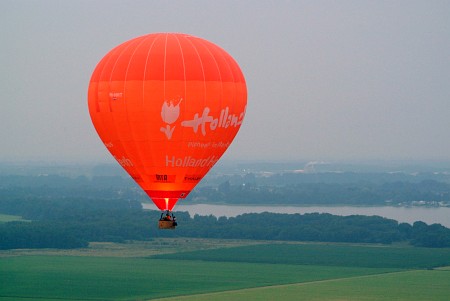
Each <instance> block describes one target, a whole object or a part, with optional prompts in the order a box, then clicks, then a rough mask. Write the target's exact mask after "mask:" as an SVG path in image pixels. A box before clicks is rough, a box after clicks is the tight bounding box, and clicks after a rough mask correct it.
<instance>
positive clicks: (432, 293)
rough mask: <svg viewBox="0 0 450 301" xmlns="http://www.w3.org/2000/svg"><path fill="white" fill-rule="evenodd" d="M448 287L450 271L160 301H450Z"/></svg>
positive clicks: (371, 277) (315, 282)
mask: <svg viewBox="0 0 450 301" xmlns="http://www.w3.org/2000/svg"><path fill="white" fill-rule="evenodd" d="M449 283H450V271H445V272H444V271H436V270H434V271H424V270H420V271H417V270H415V271H404V272H399V273H389V274H379V275H370V276H360V277H352V278H343V279H342V278H341V279H332V280H325V281H313V282H305V283H298V284H289V285H281V286H267V287H263V288H253V289H243V290H237V291H226V292H218V293H209V294H201V295H191V296H183V297H174V298H165V299H161V301H162V300H164V301H206V300H208V301H209V300H214V301H267V300H273V301H275V300H308V301H323V300H328V301H342V300H346V301H362V300H364V301H375V300H376V301H392V300H397V301H400V300H403V301H423V300H433V301H448V300H449V296H450V285H449ZM156 300H158V299H156ZM156 300H155V301H156Z"/></svg>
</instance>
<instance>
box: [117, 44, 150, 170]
mask: <svg viewBox="0 0 450 301" xmlns="http://www.w3.org/2000/svg"><path fill="white" fill-rule="evenodd" d="M139 39H140V40H141V41H139V43H138V45H136V46H135V48H134V50H133V53H132V54H131V56H130V58H129V60H128V65H127V69H126V71H125V77H124V80H123V96H122V101H123V106H124V110H125V116H126V120H127V124H128V128H129V129H130V135H131V138H132V139H131V140H132V141H131V142H132V143H133V145H134V148H135V150H136V153H137V162H139V164H137V163H136V161H134V160H133V161H134V165H135V168H136V169H137V172H138V175H139V176H140V177H142V176H141V174H142V168H143V166H142V163H143V160H142V158H143V156H142V154H141V151H140V147H138V145H137V143H136V135H135V131H134V130H133V129H134V128H135V125H134V124H132V123H131V122H130V118H129V114H128V103H127V97H126V87H127V77H128V71H129V69H130V65H131V61H132V60H133V57H134V55H135V54H136V52H137V50H138V48H139V47H140V46H141V45H142V44H143V43H144V42H145V37H141V38H139ZM133 161H132V162H133Z"/></svg>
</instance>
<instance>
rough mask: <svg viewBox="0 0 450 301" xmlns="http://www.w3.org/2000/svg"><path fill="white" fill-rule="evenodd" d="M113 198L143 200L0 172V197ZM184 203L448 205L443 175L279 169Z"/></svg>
mask: <svg viewBox="0 0 450 301" xmlns="http://www.w3.org/2000/svg"><path fill="white" fill-rule="evenodd" d="M31 196H33V197H43V198H65V197H79V198H119V199H123V200H145V199H146V198H147V197H146V196H145V195H144V194H143V192H142V190H141V189H140V188H139V187H138V186H137V185H136V184H135V183H134V182H133V181H132V180H131V179H130V178H129V177H121V176H93V177H87V176H77V177H68V176H61V175H36V176H25V175H8V176H0V198H2V199H5V198H27V197H31ZM187 201H188V202H190V203H222V204H223V203H226V204H241V205H246V204H247V205H248V204H271V205H273V204H279V205H338V204H339V205H377V206H380V205H392V206H409V205H426V206H450V175H449V174H448V173H439V174H436V173H423V174H414V175H407V174H403V173H399V174H397V173H393V174H391V173H353V172H347V173H317V174H297V173H281V174H274V175H271V176H261V175H257V174H254V173H245V174H242V175H215V176H210V177H207V178H205V179H204V180H203V181H202V182H201V183H200V184H199V185H198V187H196V189H195V190H194V191H192V192H191V193H190V195H189V196H188V198H187Z"/></svg>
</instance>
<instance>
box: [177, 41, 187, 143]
mask: <svg viewBox="0 0 450 301" xmlns="http://www.w3.org/2000/svg"><path fill="white" fill-rule="evenodd" d="M174 38H175V39H176V40H177V42H178V46H179V48H180V53H181V60H182V62H183V83H184V95H183V100H182V102H183V103H182V104H181V105H182V106H183V111H182V113H183V115H185V113H186V107H187V99H186V93H187V83H186V63H185V60H184V53H183V47H182V46H181V43H180V39H179V37H178V36H177V35H174ZM184 39H186V38H184ZM180 132H181V142H182V143H181V145H182V148H183V149H185V147H186V143H183V142H184V136H185V135H184V132H185V131H183V130H181V131H180Z"/></svg>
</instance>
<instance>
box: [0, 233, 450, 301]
mask: <svg viewBox="0 0 450 301" xmlns="http://www.w3.org/2000/svg"><path fill="white" fill-rule="evenodd" d="M164 242H165V241H164V240H161V241H157V242H149V243H148V244H147V243H146V244H144V245H142V244H138V246H140V248H142V249H143V250H141V252H138V251H137V250H136V249H139V247H137V246H136V245H134V244H129V245H128V247H127V245H120V244H117V245H114V244H106V245H107V246H109V247H108V249H114V248H113V247H114V246H116V248H117V249H119V250H120V252H122V253H123V254H124V256H118V254H119V253H114V252H113V253H114V254H115V256H111V257H105V256H98V255H99V254H96V255H97V256H85V255H87V254H88V253H89V252H87V251H86V250H85V251H83V250H78V251H77V250H74V251H72V252H73V253H72V256H68V254H67V253H61V254H59V255H58V254H55V253H52V252H55V251H52V250H48V252H49V253H48V254H51V255H45V251H40V252H41V253H40V255H26V256H24V255H23V253H20V251H17V252H18V253H17V254H14V252H13V251H10V252H8V253H0V256H2V255H3V257H0V301H11V300H30V299H32V300H149V299H157V298H166V297H173V298H172V299H170V300H280V299H281V297H283V298H284V297H286V298H289V299H291V300H448V296H449V295H450V286H449V285H448V283H450V270H448V269H439V270H423V268H431V267H436V266H438V263H439V262H440V263H443V264H442V265H443V266H444V265H450V264H446V263H447V262H448V261H449V260H450V250H449V249H421V248H409V247H404V248H394V247H368V246H356V245H332V244H267V243H266V244H254V242H252V245H248V246H240V247H236V245H240V244H245V242H237V241H236V242H231V243H230V244H227V242H226V241H215V240H194V241H189V240H186V239H179V240H176V239H175V240H173V239H172V240H167V241H166V242H168V243H169V244H177V242H178V244H177V249H178V250H180V251H184V252H180V253H174V254H168V253H170V252H173V250H170V248H168V246H167V245H166V244H165V243H164ZM193 244H194V245H195V246H196V247H193ZM102 246H103V247H105V245H103V244H100V245H95V247H96V248H99V247H102ZM215 246H217V247H218V249H211V248H214V247H215ZM127 248H129V249H130V250H132V251H130V252H131V253H127V252H126V250H125V249H127ZM205 248H206V249H208V250H197V251H193V249H205ZM99 249H100V250H101V249H102V248H99ZM158 250H159V251H158ZM76 252H80V253H81V254H84V256H73V255H74V254H76ZM92 252H93V253H95V252H94V251H92ZM92 252H91V253H92ZM99 252H101V251H99ZM158 253H166V255H164V257H166V258H164V259H163V258H162V257H161V256H159V255H158V258H157V257H154V256H148V255H152V254H158ZM5 254H6V255H5ZM106 254H109V251H108V252H107V253H106ZM130 254H135V257H132V256H129V255H130ZM15 255H17V256H15ZM401 255H403V257H404V258H407V259H402V258H401V257H402V256H401ZM159 257H161V258H159ZM169 257H176V258H170V259H169ZM233 258H234V260H233ZM349 258H350V259H351V258H354V259H356V260H350V259H349ZM395 260H399V261H400V262H401V264H398V263H397V264H393V262H395ZM364 262H366V264H362V263H364ZM368 262H369V263H368ZM370 262H375V263H376V262H378V264H373V263H370ZM418 267H420V268H422V270H413V269H417V268H418ZM409 291H411V292H412V295H408V294H409V293H408V292H409ZM211 294H214V295H211ZM189 295H190V296H189ZM384 296H391V297H392V298H389V297H384ZM407 296H409V297H411V298H412V299H411V298H406V297H407ZM424 296H428V297H432V298H424ZM443 296H445V297H446V298H444V299H443ZM300 297H301V298H300ZM416 297H417V298H418V297H422V298H420V299H414V298H416ZM382 298H384V299H382Z"/></svg>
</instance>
